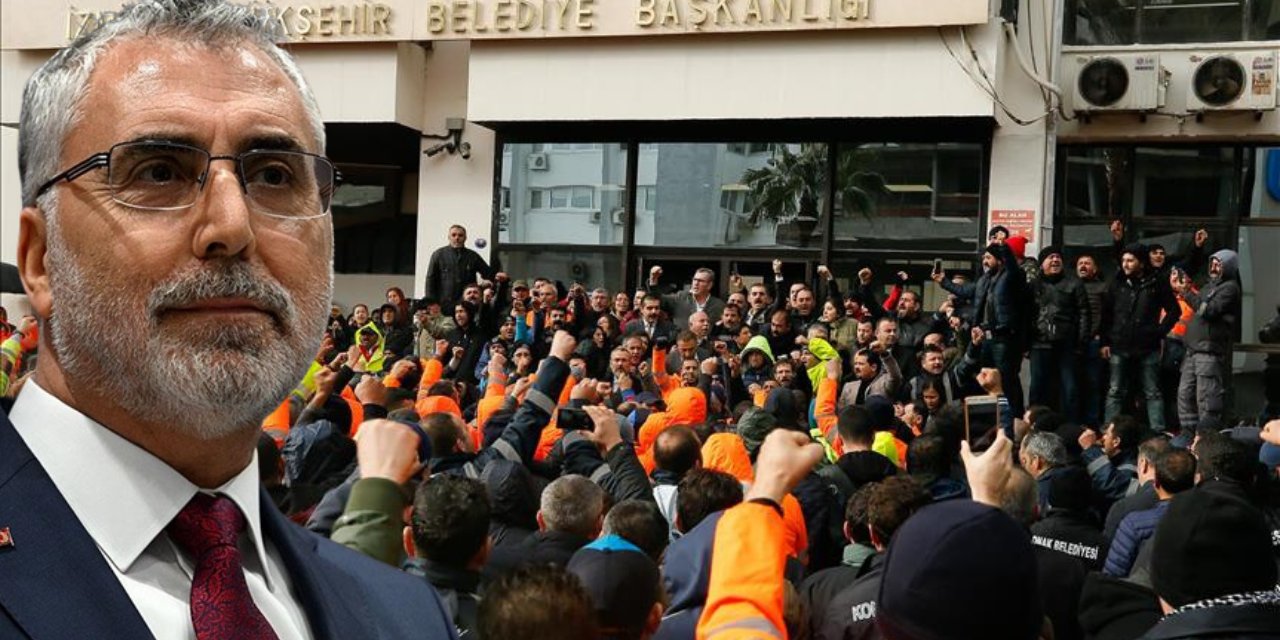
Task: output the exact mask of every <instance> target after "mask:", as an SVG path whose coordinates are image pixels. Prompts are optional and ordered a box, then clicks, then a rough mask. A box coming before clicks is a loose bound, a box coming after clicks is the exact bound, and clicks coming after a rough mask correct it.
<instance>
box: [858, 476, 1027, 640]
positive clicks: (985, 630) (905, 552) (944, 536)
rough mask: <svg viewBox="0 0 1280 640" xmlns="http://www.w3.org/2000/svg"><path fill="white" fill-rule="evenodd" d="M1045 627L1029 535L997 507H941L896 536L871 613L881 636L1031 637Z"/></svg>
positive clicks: (922, 639)
mask: <svg viewBox="0 0 1280 640" xmlns="http://www.w3.org/2000/svg"><path fill="white" fill-rule="evenodd" d="M992 603H999V611H992V609H991V606H992ZM1043 623H1044V615H1043V613H1041V608H1040V595H1039V589H1038V588H1037V568H1036V559H1035V552H1034V551H1033V550H1032V547H1031V536H1030V534H1028V533H1027V531H1026V529H1023V528H1022V526H1021V525H1019V524H1018V523H1017V522H1014V520H1013V518H1010V517H1009V516H1008V515H1006V514H1005V513H1004V512H1002V511H1000V510H999V509H995V508H993V507H990V506H987V505H984V504H979V503H977V502H974V501H972V500H948V501H946V502H939V503H936V504H933V505H930V506H928V507H925V508H924V509H921V510H920V511H918V512H916V513H915V515H912V516H911V517H910V518H908V519H907V521H906V523H905V524H903V525H902V527H901V528H899V529H898V531H897V533H895V534H894V536H893V541H892V542H891V543H890V544H889V550H888V552H887V553H886V555H885V561H884V574H883V578H882V579H881V582H880V598H879V602H878V606H877V611H876V625H877V626H878V627H879V629H880V631H881V632H882V633H883V634H884V636H885V637H886V638H890V639H891V640H908V639H909V640H944V639H946V640H949V639H951V638H983V639H984V640H1032V639H1033V638H1036V637H1037V634H1038V633H1039V631H1040V628H1041V626H1042V624H1043Z"/></svg>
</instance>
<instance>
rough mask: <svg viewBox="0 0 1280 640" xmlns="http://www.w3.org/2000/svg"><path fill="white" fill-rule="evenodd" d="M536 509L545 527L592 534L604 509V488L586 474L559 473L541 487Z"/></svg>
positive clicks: (582, 534) (594, 532) (589, 535)
mask: <svg viewBox="0 0 1280 640" xmlns="http://www.w3.org/2000/svg"><path fill="white" fill-rule="evenodd" d="M539 509H540V513H542V521H543V523H544V524H546V527H547V529H549V530H551V531H563V532H566V533H576V534H578V535H581V536H583V537H587V538H593V537H595V535H596V533H598V531H597V527H598V526H599V525H600V516H601V515H602V514H603V513H604V490H603V489H601V488H600V487H599V486H597V485H596V483H594V482H592V481H590V480H588V479H587V478H586V477H585V476H579V475H568V476H561V477H559V478H556V480H555V482H552V483H551V484H549V485H547V488H546V489H543V490H542V499H541V500H540V502H539Z"/></svg>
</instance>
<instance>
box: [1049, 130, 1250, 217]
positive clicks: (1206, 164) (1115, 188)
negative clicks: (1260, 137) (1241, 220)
mask: <svg viewBox="0 0 1280 640" xmlns="http://www.w3.org/2000/svg"><path fill="white" fill-rule="evenodd" d="M1059 157H1060V162H1059V166H1060V167H1061V168H1060V171H1059V174H1058V175H1059V198H1060V199H1059V204H1060V209H1059V210H1060V212H1061V215H1062V216H1063V217H1065V218H1067V219H1094V220H1113V219H1124V218H1127V217H1128V216H1129V215H1130V214H1132V215H1135V216H1150V217H1155V218H1225V217H1229V216H1232V215H1235V214H1236V213H1237V212H1239V211H1240V210H1241V208H1242V206H1241V205H1242V202H1243V200H1244V199H1246V198H1247V197H1248V196H1249V189H1250V186H1249V185H1250V184H1251V183H1250V176H1251V175H1252V174H1253V173H1254V172H1255V170H1256V167H1255V166H1254V162H1253V150H1252V149H1249V148H1241V147H1199V146H1197V147H1188V146H1168V147H1095V146H1083V145H1076V146H1068V147H1065V148H1064V149H1063V151H1062V154H1061V155H1060V156H1059Z"/></svg>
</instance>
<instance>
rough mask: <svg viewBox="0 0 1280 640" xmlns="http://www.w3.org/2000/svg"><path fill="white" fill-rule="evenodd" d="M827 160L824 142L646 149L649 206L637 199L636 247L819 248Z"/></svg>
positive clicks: (643, 174)
mask: <svg viewBox="0 0 1280 640" xmlns="http://www.w3.org/2000/svg"><path fill="white" fill-rule="evenodd" d="M826 158H827V147H826V145H823V144H763V143H750V144H743V143H710V144H707V143H661V144H657V145H654V146H652V147H642V148H641V149H640V153H639V166H638V167H637V175H638V189H639V190H640V191H641V193H642V194H643V195H644V206H640V203H639V200H640V199H639V198H637V200H638V202H637V210H638V213H639V215H637V216H636V231H635V238H636V244H637V245H641V246H665V247H777V246H792V247H818V246H821V243H822V239H821V237H820V235H818V234H820V232H821V225H819V224H818V219H819V218H820V217H821V214H822V199H823V196H824V194H825V192H826V187H825V183H826V163H827V159H826ZM650 202H652V203H653V204H652V205H650V204H649V203H650Z"/></svg>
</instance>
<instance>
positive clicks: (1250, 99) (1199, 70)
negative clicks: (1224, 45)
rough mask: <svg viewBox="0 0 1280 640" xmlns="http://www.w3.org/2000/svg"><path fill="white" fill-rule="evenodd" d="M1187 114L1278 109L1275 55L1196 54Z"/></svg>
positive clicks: (1192, 58)
mask: <svg viewBox="0 0 1280 640" xmlns="http://www.w3.org/2000/svg"><path fill="white" fill-rule="evenodd" d="M1186 77H1187V111H1190V112H1191V113H1202V112H1205V111H1270V110H1272V109H1275V108H1276V52H1275V51H1232V52H1222V53H1193V54H1191V56H1190V58H1189V59H1188V64H1187V76H1186Z"/></svg>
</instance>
